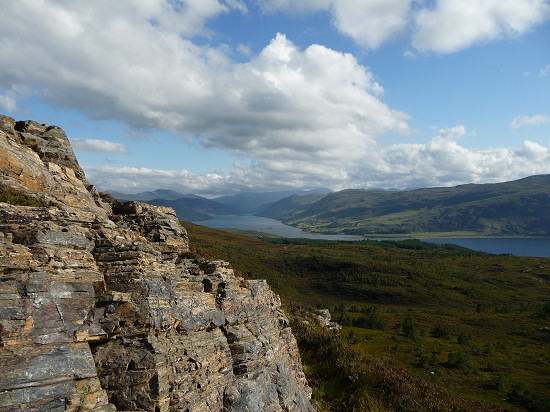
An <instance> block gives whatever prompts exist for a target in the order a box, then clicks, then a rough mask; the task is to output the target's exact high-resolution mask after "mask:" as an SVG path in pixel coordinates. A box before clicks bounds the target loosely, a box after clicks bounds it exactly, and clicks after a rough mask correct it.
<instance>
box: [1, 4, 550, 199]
mask: <svg viewBox="0 0 550 412" xmlns="http://www.w3.org/2000/svg"><path fill="white" fill-rule="evenodd" d="M0 15H1V16H2V24H1V25H0V113H2V114H5V115H8V116H11V117H14V118H15V119H16V120H29V119H30V120H35V121H38V122H40V123H45V124H53V125H57V126H59V127H61V128H63V129H64V130H65V132H66V133H67V135H68V137H69V139H70V141H71V143H72V145H73V149H74V150H75V153H76V155H77V158H78V161H79V163H80V165H81V166H82V168H83V169H84V171H85V173H86V175H87V177H88V179H89V180H90V181H91V182H92V183H93V184H94V185H96V186H97V187H98V188H99V189H100V190H103V191H113V190H114V191H121V192H126V193H136V192H140V191H147V190H155V189H173V190H178V191H180V192H182V193H194V194H201V195H204V196H208V197H215V196H218V195H226V194H233V193H238V192H246V191H275V190H283V189H284V190H286V189H310V188H320V187H323V188H329V189H332V190H342V189H346V188H366V189H371V188H384V189H407V188H419V187H434V186H454V185H458V184H466V183H495V182H502V181H508V180H514V179H519V178H522V177H526V176H530V175H535V174H548V173H550V0H256V1H249V0H181V1H180V0H117V1H111V0H94V1H89V0H86V1H85V0H2V7H1V9H0Z"/></svg>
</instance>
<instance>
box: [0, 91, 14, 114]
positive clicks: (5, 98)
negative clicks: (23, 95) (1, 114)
mask: <svg viewBox="0 0 550 412" xmlns="http://www.w3.org/2000/svg"><path fill="white" fill-rule="evenodd" d="M16 109H17V101H16V100H15V99H14V98H13V96H9V95H7V94H1V93H0V110H3V111H6V112H13V111H15V110H16Z"/></svg>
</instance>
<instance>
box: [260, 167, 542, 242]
mask: <svg viewBox="0 0 550 412" xmlns="http://www.w3.org/2000/svg"><path fill="white" fill-rule="evenodd" d="M258 214H259V215H261V216H265V217H270V218H273V219H277V220H280V221H282V222H284V223H286V224H289V225H293V226H298V227H300V228H302V229H304V230H308V231H312V232H321V233H345V234H356V235H369V234H419V233H423V232H424V233H425V232H470V233H472V234H476V235H487V236H550V175H538V176H531V177H527V178H524V179H520V180H516V181H512V182H505V183H495V184H467V185H461V186H456V187H437V188H428V189H417V190H407V191H398V192H395V191H391V192H389V191H381V190H375V191H371V190H343V191H341V192H335V193H330V194H327V195H323V196H320V195H318V194H312V195H307V196H292V197H289V198H285V199H282V200H280V201H278V202H275V203H273V204H271V205H268V206H266V207H264V208H263V209H262V210H261V211H259V213H258ZM463 234H467V233H463Z"/></svg>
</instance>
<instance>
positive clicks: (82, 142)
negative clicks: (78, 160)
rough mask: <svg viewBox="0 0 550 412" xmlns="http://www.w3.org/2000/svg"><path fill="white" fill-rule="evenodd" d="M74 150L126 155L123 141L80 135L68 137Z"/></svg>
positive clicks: (126, 150) (126, 148) (126, 149)
mask: <svg viewBox="0 0 550 412" xmlns="http://www.w3.org/2000/svg"><path fill="white" fill-rule="evenodd" d="M70 141H71V145H72V147H73V150H74V151H75V152H77V153H78V152H85V153H109V154H114V155H127V154H128V153H129V151H128V147H126V145H125V144H123V143H114V142H109V141H108V140H100V139H86V138H81V137H72V138H70Z"/></svg>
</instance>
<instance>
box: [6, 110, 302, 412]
mask: <svg viewBox="0 0 550 412" xmlns="http://www.w3.org/2000/svg"><path fill="white" fill-rule="evenodd" d="M0 183H2V184H4V185H7V186H10V187H13V188H15V189H18V190H21V191H24V192H25V193H27V194H28V195H31V196H36V197H38V198H40V199H42V200H44V201H45V202H47V204H49V206H47V207H27V206H16V205H10V204H7V203H0V367H1V370H2V371H3V373H2V374H1V375H0V410H38V411H52V410H74V411H76V410H95V411H112V410H116V409H118V410H146V411H172V410H173V411H180V410H181V411H186V410H188V411H222V410H226V411H311V410H313V407H312V405H311V403H310V400H309V398H310V394H311V390H310V389H309V387H308V386H307V382H306V381H305V377H304V374H303V372H302V369H301V364H300V359H299V354H298V349H297V345H296V341H295V339H294V337H293V335H292V333H291V330H290V328H289V327H288V321H287V319H286V317H285V315H284V314H283V312H282V310H281V305H280V301H279V298H278V297H277V296H276V295H275V294H273V293H272V292H271V290H270V289H269V287H268V285H267V284H266V283H265V282H263V281H247V280H244V279H242V278H240V277H238V276H235V274H234V273H233V271H232V270H231V269H230V268H229V266H228V264H227V263H225V262H222V261H202V260H192V259H189V258H188V257H187V252H188V239H187V235H186V232H185V229H184V228H182V227H181V226H180V224H179V222H178V220H177V218H176V216H175V213H174V211H173V210H172V209H169V208H163V207H156V206H150V205H145V204H141V203H138V202H115V203H114V204H112V205H108V204H106V203H104V202H103V201H102V200H101V198H100V196H99V194H98V193H97V191H96V190H95V189H94V188H93V186H91V185H90V184H89V182H87V180H86V178H85V176H84V173H83V172H82V169H81V168H80V166H79V165H78V162H77V161H76V158H75V156H74V154H73V152H72V149H71V147H70V144H69V141H68V139H67V137H66V135H65V133H64V132H63V131H62V130H61V129H59V128H57V127H55V126H46V125H40V124H38V123H35V122H30V121H28V122H15V121H14V120H13V119H11V118H9V117H6V116H1V115H0Z"/></svg>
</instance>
